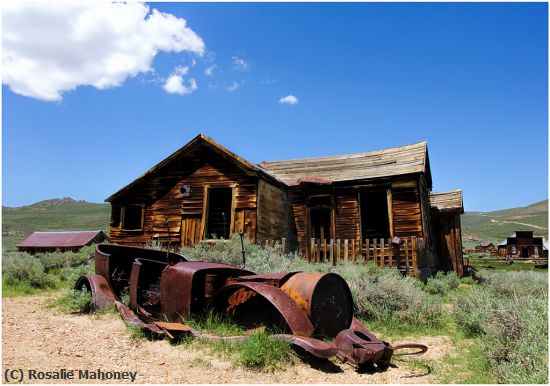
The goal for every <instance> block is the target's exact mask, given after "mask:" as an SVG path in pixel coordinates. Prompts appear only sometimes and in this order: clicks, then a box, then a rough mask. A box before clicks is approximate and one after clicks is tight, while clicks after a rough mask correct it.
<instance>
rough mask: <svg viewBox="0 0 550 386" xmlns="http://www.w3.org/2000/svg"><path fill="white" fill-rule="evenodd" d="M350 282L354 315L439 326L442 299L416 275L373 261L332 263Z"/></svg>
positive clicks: (441, 316) (441, 315) (441, 313)
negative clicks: (377, 264)
mask: <svg viewBox="0 0 550 386" xmlns="http://www.w3.org/2000/svg"><path fill="white" fill-rule="evenodd" d="M332 271H333V272H336V273H338V274H340V275H341V276H342V277H343V278H344V279H345V280H346V281H347V283H348V285H349V287H350V289H351V292H352V294H353V298H354V302H355V308H356V311H355V315H356V316H358V317H360V318H363V319H366V320H380V321H387V320H398V321H400V322H404V323H408V324H410V325H413V326H423V327H436V326H439V325H440V324H441V322H442V319H443V310H442V306H441V301H440V299H438V298H435V297H433V296H430V295H428V294H426V293H425V292H424V291H422V288H421V284H419V281H418V280H417V279H414V278H411V277H403V276H401V275H400V274H399V272H398V271H397V270H395V269H391V268H380V267H378V266H376V265H374V264H373V263H370V262H369V263H367V264H353V263H342V264H339V265H337V266H336V267H333V269H332Z"/></svg>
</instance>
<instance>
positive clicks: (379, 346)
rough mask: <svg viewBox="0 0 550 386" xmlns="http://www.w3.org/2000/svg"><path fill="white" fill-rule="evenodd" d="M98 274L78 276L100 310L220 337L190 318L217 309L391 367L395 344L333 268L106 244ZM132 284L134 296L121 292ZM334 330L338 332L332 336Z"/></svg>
mask: <svg viewBox="0 0 550 386" xmlns="http://www.w3.org/2000/svg"><path fill="white" fill-rule="evenodd" d="M94 258H95V273H96V274H95V275H86V276H82V277H80V278H79V280H78V281H77V283H76V286H75V288H76V289H79V290H82V289H86V290H88V291H90V292H91V294H92V300H93V302H92V304H93V308H94V309H95V310H98V309H103V308H106V307H112V306H116V307H117V309H118V310H119V312H120V315H121V316H122V318H123V319H124V321H125V322H126V323H128V324H131V325H134V326H137V327H139V328H141V329H143V330H145V331H148V332H150V333H153V334H161V335H165V336H167V337H168V338H170V339H173V338H177V337H179V336H181V335H182V334H185V335H191V336H194V337H196V338H200V339H243V338H244V336H243V337H241V336H239V337H217V336H212V335H208V334H205V333H203V332H201V331H197V330H195V329H193V328H191V327H189V326H187V325H185V324H183V323H184V322H185V320H186V319H188V318H190V317H191V316H194V315H197V316H200V315H202V314H204V313H205V312H218V313H222V314H226V315H229V316H231V318H232V319H233V320H234V321H235V322H236V323H237V324H238V325H240V326H242V327H244V328H245V329H255V328H259V327H267V328H270V330H272V331H277V332H280V333H277V334H274V335H272V336H271V337H272V339H283V340H286V341H288V342H290V343H291V345H292V346H293V347H294V348H295V349H296V350H297V351H298V352H300V353H302V354H304V355H307V354H309V355H312V356H313V357H316V358H330V357H333V356H337V357H338V358H339V359H340V360H342V361H343V362H344V363H349V364H351V365H353V366H356V367H358V368H362V367H367V366H374V365H376V366H377V367H387V366H388V365H389V363H390V360H391V358H392V355H393V354H394V351H395V350H397V349H404V348H408V349H416V350H417V351H416V352H415V353H410V352H408V353H405V355H412V354H415V355H417V354H419V353H423V352H425V351H426V350H427V347H426V346H423V345H419V344H408V345H400V346H392V345H391V344H389V343H387V342H383V341H380V340H379V339H378V338H377V337H376V336H374V335H373V334H372V333H371V332H369V331H368V330H367V329H366V328H365V327H364V326H363V325H362V324H361V323H360V322H359V321H358V320H357V319H355V318H354V317H353V299H352V295H351V291H350V289H349V287H348V285H347V283H346V282H345V280H344V279H342V278H341V277H340V276H339V275H337V274H335V273H305V272H281V273H275V274H268V275H257V274H255V273H254V272H251V271H249V270H246V269H244V267H243V268H238V267H235V266H231V265H227V264H218V263H210V262H199V261H188V260H187V259H186V258H185V257H184V256H182V255H180V254H177V253H173V252H163V251H158V250H151V249H144V248H136V247H126V246H119V245H113V244H101V245H98V246H97V248H96V253H95V256H94ZM125 291H128V292H129V295H130V300H129V304H128V305H126V304H124V303H122V302H121V301H120V300H119V299H120V298H121V295H122V294H123V293H124V292H125ZM327 338H330V339H332V340H331V341H330V339H327Z"/></svg>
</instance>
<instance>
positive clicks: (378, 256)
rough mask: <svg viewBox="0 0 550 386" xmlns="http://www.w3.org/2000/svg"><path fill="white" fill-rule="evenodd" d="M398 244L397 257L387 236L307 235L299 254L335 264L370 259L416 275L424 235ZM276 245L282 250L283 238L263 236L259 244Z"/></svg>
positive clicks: (380, 264) (285, 246)
mask: <svg viewBox="0 0 550 386" xmlns="http://www.w3.org/2000/svg"><path fill="white" fill-rule="evenodd" d="M401 240H402V244H401V245H400V246H399V259H398V255H397V246H394V245H393V244H392V243H391V240H390V239H365V240H353V239H351V240H350V239H336V240H332V239H330V240H328V239H327V240H320V239H310V240H309V242H308V247H307V249H306V251H300V252H301V253H300V254H301V255H302V256H303V257H304V258H305V259H306V260H308V261H309V262H312V263H316V262H317V263H318V262H323V261H324V262H330V263H331V264H332V265H336V264H338V263H339V262H342V261H349V262H356V261H361V262H367V261H372V262H374V263H375V264H376V265H378V266H381V267H397V266H398V265H399V268H400V270H401V271H402V272H404V273H406V274H407V275H410V276H417V275H418V263H417V256H418V251H419V250H420V249H422V248H424V239H417V238H416V237H414V236H413V237H402V238H401ZM277 244H278V245H280V246H281V247H282V249H283V251H286V250H287V248H288V247H287V243H286V240H285V239H280V240H266V241H264V242H262V243H261V245H262V246H274V245H277Z"/></svg>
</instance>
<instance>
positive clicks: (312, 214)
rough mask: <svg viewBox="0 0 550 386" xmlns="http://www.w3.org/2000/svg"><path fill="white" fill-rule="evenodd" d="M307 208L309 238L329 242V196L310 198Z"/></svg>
mask: <svg viewBox="0 0 550 386" xmlns="http://www.w3.org/2000/svg"><path fill="white" fill-rule="evenodd" d="M308 207H309V230H310V232H309V233H310V234H309V237H310V238H314V239H318V240H327V241H328V240H330V238H331V219H330V196H329V195H326V196H315V197H310V198H309V201H308Z"/></svg>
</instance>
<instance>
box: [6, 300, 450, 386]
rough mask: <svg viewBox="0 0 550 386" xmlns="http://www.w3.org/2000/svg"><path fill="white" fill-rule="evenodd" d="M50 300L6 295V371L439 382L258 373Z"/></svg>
mask: <svg viewBox="0 0 550 386" xmlns="http://www.w3.org/2000/svg"><path fill="white" fill-rule="evenodd" d="M47 301H48V298H46V297H42V296H29V297H18V298H4V299H2V305H3V316H2V327H3V329H2V366H3V370H2V376H4V372H5V371H6V369H19V368H22V369H24V370H25V371H26V370H28V369H35V370H39V371H55V370H60V369H73V370H76V371H77V372H78V370H96V369H101V370H104V371H137V372H138V374H137V379H136V382H139V383H436V382H437V380H436V379H434V377H433V375H431V374H426V370H425V369H418V368H417V369H413V366H406V365H401V366H400V367H392V368H389V369H388V370H387V371H384V372H379V373H374V374H359V373H357V372H356V371H354V370H353V369H352V368H351V367H348V366H346V365H342V364H340V363H338V362H334V366H333V369H332V372H330V371H322V370H317V369H314V368H312V367H311V366H309V365H307V364H305V363H302V362H301V361H299V360H296V364H295V365H290V366H288V368H287V369H286V370H284V371H282V370H279V371H275V372H271V373H265V372H258V371H251V370H247V369H243V368H241V367H235V366H233V365H232V364H231V363H230V362H229V361H228V360H224V359H223V358H220V357H219V356H216V355H205V353H204V352H203V351H199V350H198V349H197V348H193V345H191V346H189V345H183V346H171V345H170V344H169V343H168V342H166V341H156V342H151V341H147V340H145V339H135V338H132V337H131V334H130V333H129V331H128V329H127V328H126V327H125V325H124V323H123V322H122V320H121V319H120V318H119V317H118V316H117V315H114V314H108V315H102V316H99V317H98V316H90V315H66V314H61V313H59V312H57V311H55V310H52V309H51V308H46V306H45V303H46V302H47ZM422 341H423V342H425V343H426V344H428V346H431V347H434V348H435V347H439V348H437V349H432V350H430V351H428V353H427V354H425V356H424V357H423V359H424V360H428V362H431V361H432V360H433V361H437V360H438V359H440V358H442V357H443V356H445V355H448V354H449V352H448V349H441V347H451V346H450V342H449V341H448V339H447V338H446V337H426V338H425V339H422ZM395 343H398V342H395ZM403 362H404V361H399V363H401V364H402V363H403ZM24 382H32V381H29V380H25V381H24ZM34 382H36V383H43V382H52V383H53V382H59V383H67V382H68V381H44V380H43V381H34ZM84 382H85V381H82V380H79V381H78V383H84ZM89 382H94V383H95V382H98V381H89ZM108 382H109V381H105V383H108ZM110 382H112V381H110ZM126 382H129V381H126Z"/></svg>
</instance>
